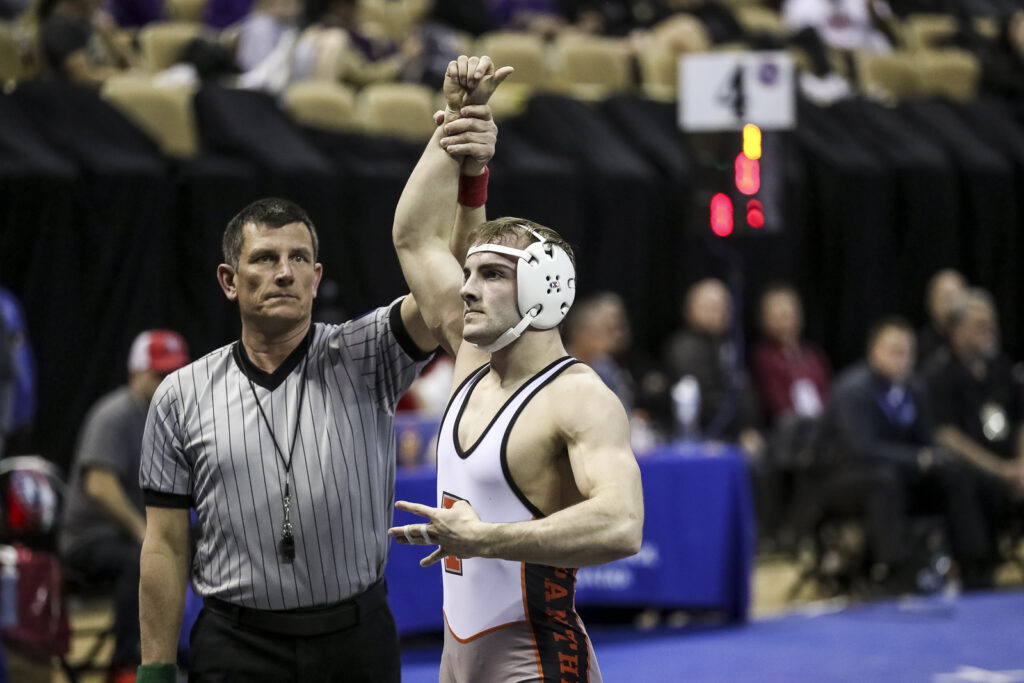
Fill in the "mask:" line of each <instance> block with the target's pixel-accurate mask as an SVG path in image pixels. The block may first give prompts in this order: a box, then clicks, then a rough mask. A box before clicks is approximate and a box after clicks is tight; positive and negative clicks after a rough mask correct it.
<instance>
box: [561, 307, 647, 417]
mask: <svg viewBox="0 0 1024 683" xmlns="http://www.w3.org/2000/svg"><path fill="white" fill-rule="evenodd" d="M565 340H566V350H567V351H568V352H569V354H570V355H572V356H574V357H575V358H576V359H578V360H580V361H582V362H583V363H586V364H587V365H589V366H590V367H591V369H593V370H594V372H596V373H597V376H598V377H600V378H601V381H603V382H604V383H605V385H606V386H607V387H608V388H609V389H611V390H612V392H613V393H614V394H615V395H616V396H617V397H618V399H619V400H620V401H621V402H622V405H623V407H624V408H625V409H626V413H627V414H629V413H631V412H632V411H633V407H634V400H633V399H634V392H635V388H634V387H635V383H634V381H633V377H632V376H631V375H630V373H629V371H628V370H627V369H625V368H624V367H622V366H621V365H620V364H619V358H621V357H622V354H624V353H625V352H626V351H628V349H629V346H630V343H631V339H630V330H629V320H628V319H627V317H626V310H625V306H624V305H623V303H622V299H621V297H619V296H618V295H617V294H613V293H611V292H605V293H602V294H597V295H594V296H592V297H590V298H589V299H587V300H586V301H583V302H581V303H579V304H577V305H576V306H575V307H574V309H573V311H572V313H571V314H570V315H569V317H568V318H567V319H566V321H565Z"/></svg>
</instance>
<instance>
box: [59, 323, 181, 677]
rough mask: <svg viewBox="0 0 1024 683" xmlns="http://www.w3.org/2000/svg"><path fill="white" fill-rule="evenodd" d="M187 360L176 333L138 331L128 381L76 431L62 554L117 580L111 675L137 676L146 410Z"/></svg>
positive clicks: (92, 576)
mask: <svg viewBox="0 0 1024 683" xmlns="http://www.w3.org/2000/svg"><path fill="white" fill-rule="evenodd" d="M189 360H190V359H189V354H188V347H187V345H186V344H185V340H184V339H182V337H181V335H179V334H177V333H176V332H171V331H169V330H149V331H147V332H143V333H142V334H140V335H139V336H138V337H136V338H135V341H134V343H132V348H131V352H130V353H129V355H128V383H127V384H126V385H124V386H121V387H119V388H117V389H115V390H114V391H112V392H110V393H109V394H107V395H106V396H103V397H102V398H100V400H99V401H98V402H97V403H96V405H94V406H93V408H92V409H91V410H90V411H89V414H88V415H87V416H86V419H85V422H84V424H83V426H82V431H81V433H80V434H79V437H78V445H77V447H76V450H75V458H74V463H73V465H72V470H71V486H70V487H69V491H68V496H67V505H66V506H65V509H64V522H63V525H62V529H61V535H60V541H59V544H60V552H61V556H62V560H63V562H64V565H65V567H67V568H68V569H70V570H71V571H72V573H74V574H78V575H80V576H81V578H82V579H84V580H85V581H95V582H110V581H113V582H114V584H115V586H116V588H115V592H116V595H115V612H116V614H115V616H116V625H115V629H116V633H115V644H114V654H113V657H112V658H111V672H110V673H111V675H110V677H109V680H113V681H117V680H128V679H129V678H131V679H134V675H135V668H136V667H137V666H138V664H139V661H140V657H139V552H140V550H141V547H142V539H143V537H144V536H145V533H146V518H145V514H144V510H145V507H144V505H143V502H142V490H141V488H140V487H139V461H140V452H141V449H142V432H143V429H144V428H145V426H146V414H147V412H148V410H149V403H150V401H151V400H152V398H153V394H154V393H155V392H156V388H157V386H159V384H160V382H161V381H162V380H163V378H164V377H165V376H166V375H167V374H168V373H170V372H172V371H174V370H177V369H178V368H180V367H182V366H184V365H186V364H188V363H189ZM122 676H123V677H122Z"/></svg>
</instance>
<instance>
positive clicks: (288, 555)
mask: <svg viewBox="0 0 1024 683" xmlns="http://www.w3.org/2000/svg"><path fill="white" fill-rule="evenodd" d="M278 551H279V552H280V553H281V559H282V560H284V561H285V562H287V563H288V564H291V563H292V562H294V561H295V537H294V536H292V535H291V534H288V535H286V536H282V537H281V543H280V544H279V545H278Z"/></svg>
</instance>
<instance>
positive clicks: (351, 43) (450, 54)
mask: <svg viewBox="0 0 1024 683" xmlns="http://www.w3.org/2000/svg"><path fill="white" fill-rule="evenodd" d="M317 21H318V23H317V24H315V25H314V26H313V27H311V29H318V30H320V31H336V32H338V33H339V34H340V35H341V36H342V37H343V47H342V49H341V50H340V52H339V53H338V55H337V57H336V59H337V62H336V64H335V65H334V70H335V77H336V78H338V79H340V80H342V81H345V82H347V83H351V84H352V85H355V86H364V85H367V84H369V83H378V82H382V81H394V80H404V81H420V80H425V82H428V83H429V84H430V85H431V86H432V87H436V84H437V80H438V79H439V78H440V79H443V78H444V70H445V69H446V68H447V67H448V62H449V60H451V59H453V58H455V57H457V56H458V48H457V47H455V46H454V44H452V45H448V46H447V47H442V45H443V44H444V43H445V41H446V39H447V37H449V34H451V31H450V30H447V29H445V30H444V31H442V30H441V29H440V27H439V26H438V25H436V24H434V25H431V27H430V28H429V29H428V28H426V27H423V26H420V27H416V28H414V29H413V30H412V31H410V32H409V33H408V34H407V35H406V36H405V37H404V38H403V39H402V41H401V42H400V43H399V44H397V45H396V44H395V43H393V42H391V41H390V40H386V39H383V38H380V37H376V36H373V35H372V32H370V31H367V30H366V27H364V26H362V25H361V24H360V22H359V0H327V2H326V4H325V6H324V10H323V13H322V14H321V15H320V16H319V17H318V19H317ZM425 44H429V45H430V46H431V48H433V49H439V50H440V51H441V52H443V53H444V54H443V62H444V63H443V65H442V66H441V70H440V72H437V68H436V66H435V67H434V68H433V69H432V70H431V69H426V68H425V65H424V63H423V60H421V57H422V56H423V52H424V45H425ZM426 71H429V72H430V73H431V74H432V78H429V79H428V78H426V73H425V72H426Z"/></svg>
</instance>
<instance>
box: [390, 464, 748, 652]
mask: <svg viewBox="0 0 1024 683" xmlns="http://www.w3.org/2000/svg"><path fill="white" fill-rule="evenodd" d="M639 462H640V473H641V476H642V478H643V486H644V506H645V518H644V542H643V547H642V548H641V549H640V552H639V553H637V554H636V555H634V556H633V557H629V558H626V559H623V560H619V561H617V562H612V563H610V564H607V565H602V566H599V567H587V568H584V569H581V570H580V572H579V574H578V584H577V604H578V605H607V606H636V607H647V606H649V607H666V608H700V609H713V610H719V611H721V612H722V613H723V614H725V615H726V616H727V617H728V618H729V619H731V620H737V621H738V620H743V619H745V618H746V615H747V607H748V604H749V602H750V575H751V570H752V567H753V557H754V541H755V538H754V537H755V532H754V516H753V507H752V504H751V498H750V487H749V482H748V479H747V474H746V467H745V465H744V464H743V456H742V455H741V454H740V452H739V451H738V450H737V449H736V448H734V447H732V446H710V445H706V444H688V445H674V446H666V447H662V448H658V449H656V450H655V451H653V452H651V453H649V454H647V455H646V456H643V457H641V458H640V459H639ZM395 490H396V493H395V495H396V498H398V499H399V500H408V501H413V502H417V503H424V504H428V505H434V504H435V498H436V489H435V478H434V469H433V468H432V467H429V466H424V467H419V468H415V469H409V470H400V471H399V472H398V478H397V481H396V487H395ZM417 521H422V520H420V519H419V518H417V517H414V516H413V515H409V514H407V513H402V512H397V511H396V513H395V524H396V525H400V524H410V523H414V522H417ZM428 554H429V549H428V548H425V547H423V546H401V545H398V544H397V543H394V544H392V546H391V556H390V559H389V560H388V566H387V570H386V576H387V580H388V591H389V600H390V603H391V609H392V610H393V611H394V613H395V620H396V622H397V623H398V630H399V631H400V632H401V633H414V632H418V631H426V630H434V629H440V628H441V626H442V621H441V569H440V568H439V567H437V566H434V567H430V568H427V569H424V568H422V567H420V566H419V560H420V559H421V558H422V557H425V556H426V555H428Z"/></svg>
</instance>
